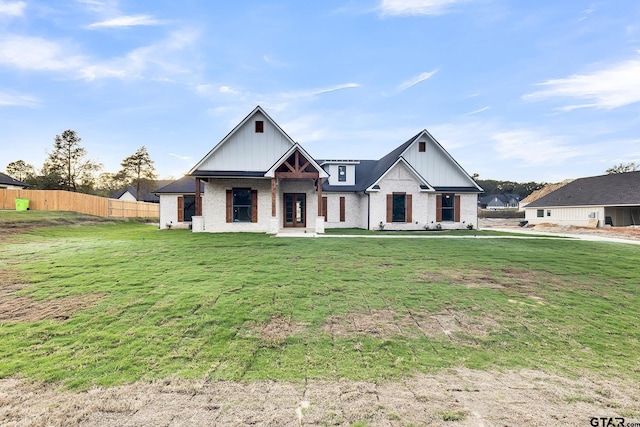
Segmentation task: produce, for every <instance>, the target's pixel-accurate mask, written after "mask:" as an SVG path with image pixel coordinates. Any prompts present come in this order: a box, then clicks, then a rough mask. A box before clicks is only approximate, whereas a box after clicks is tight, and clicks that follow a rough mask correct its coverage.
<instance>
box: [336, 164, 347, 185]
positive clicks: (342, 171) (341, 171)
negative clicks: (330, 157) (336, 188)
mask: <svg viewBox="0 0 640 427" xmlns="http://www.w3.org/2000/svg"><path fill="white" fill-rule="evenodd" d="M346 181H347V167H346V166H338V182H346Z"/></svg>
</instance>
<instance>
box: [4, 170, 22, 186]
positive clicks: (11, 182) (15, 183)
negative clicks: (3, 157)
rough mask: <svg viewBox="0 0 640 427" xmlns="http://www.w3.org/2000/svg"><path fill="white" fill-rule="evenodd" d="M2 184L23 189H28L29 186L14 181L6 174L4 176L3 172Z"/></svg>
mask: <svg viewBox="0 0 640 427" xmlns="http://www.w3.org/2000/svg"><path fill="white" fill-rule="evenodd" d="M0 184H5V185H16V186H21V187H28V186H29V184H25V183H24V182H22V181H18V180H17V179H13V178H11V177H10V176H9V175H6V174H4V173H2V172H0Z"/></svg>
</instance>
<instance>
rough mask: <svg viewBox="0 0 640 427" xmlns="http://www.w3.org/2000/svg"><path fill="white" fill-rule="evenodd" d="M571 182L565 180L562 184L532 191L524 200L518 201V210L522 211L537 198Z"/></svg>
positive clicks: (549, 185) (548, 185)
mask: <svg viewBox="0 0 640 427" xmlns="http://www.w3.org/2000/svg"><path fill="white" fill-rule="evenodd" d="M571 181H573V180H572V179H565V180H564V181H562V182H558V183H555V184H547V185H545V186H544V187H542V188H541V189H539V190H535V191H533V192H532V193H531V194H529V195H528V196H527V197H525V198H524V199H522V200H520V203H518V210H521V211H523V210H524V208H525V207H526V206H527V205H528V204H529V203H531V202H533V201H535V200H538V199H539V198H541V197H543V196H546V195H547V194H549V193H551V192H552V191H556V190H557V189H558V188H560V187H563V186H565V185H567V184H568V183H570V182H571Z"/></svg>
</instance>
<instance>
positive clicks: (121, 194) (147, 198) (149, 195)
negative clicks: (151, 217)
mask: <svg viewBox="0 0 640 427" xmlns="http://www.w3.org/2000/svg"><path fill="white" fill-rule="evenodd" d="M171 182H172V181H171V180H158V181H155V182H154V183H153V185H151V186H149V187H148V188H144V189H143V188H141V189H140V194H139V195H138V192H137V191H136V187H134V186H133V185H129V186H127V187H126V188H123V189H121V190H118V191H117V192H116V193H114V194H112V195H111V196H110V197H109V198H110V199H118V200H124V201H126V202H135V201H138V202H148V203H159V202H160V199H159V198H158V195H157V194H156V190H158V189H159V188H161V187H164V186H165V185H167V184H170V183H171Z"/></svg>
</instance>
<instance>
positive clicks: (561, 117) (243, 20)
mask: <svg viewBox="0 0 640 427" xmlns="http://www.w3.org/2000/svg"><path fill="white" fill-rule="evenodd" d="M256 105H261V106H262V107H263V108H264V109H265V110H266V111H267V112H268V113H269V114H270V115H271V117H272V118H273V119H274V120H275V121H276V122H278V123H279V124H280V125H281V126H282V128H283V129H284V130H285V131H286V132H287V133H288V134H289V135H290V136H291V137H292V138H293V139H294V140H295V141H297V142H300V143H301V144H302V145H303V146H304V147H305V149H306V150H307V151H308V152H309V153H310V154H311V155H313V156H314V157H315V158H320V159H321V158H332V159H336V158H337V159H377V158H380V157H381V156H383V155H384V154H386V153H387V152H389V151H391V150H392V149H393V148H395V147H397V146H398V145H400V144H401V143H403V142H404V141H406V140H407V139H409V138H410V137H412V136H413V135H415V134H416V133H418V132H419V131H420V130H422V129H425V128H426V129H428V130H429V131H430V132H431V134H432V135H433V136H434V137H435V138H436V139H437V140H438V141H439V142H440V143H441V144H442V145H443V146H444V147H445V149H447V150H448V151H449V152H450V153H451V154H452V155H453V156H454V158H456V159H457V160H458V162H459V163H460V164H461V165H462V167H463V168H465V170H466V171H467V172H468V173H470V174H473V173H478V174H479V175H480V178H481V179H501V180H502V179H504V180H513V181H518V182H527V181H537V182H556V181H560V180H563V179H566V178H578V177H583V176H592V175H600V174H603V173H604V172H605V170H606V169H607V168H608V167H610V166H613V165H614V164H617V163H621V162H624V163H626V162H630V161H636V162H640V2H638V1H637V0H608V1H590V0H586V1H580V0H566V1H556V0H538V1H533V0H371V1H368V0H361V1H354V0H324V1H297V0H296V1H294V0H282V1H268V0H261V1H252V0H246V1H217V0H211V1H205V0H182V1H179V2H177V1H173V0H153V1H145V0H136V1H124V0H120V1H118V0H40V1H38V0H33V1H32V0H21V1H16V0H0V170H1V169H4V167H5V166H6V165H7V164H8V163H9V162H11V161H15V160H20V159H22V160H25V161H27V162H29V163H32V164H33V165H34V166H36V167H40V166H41V165H42V162H43V161H44V159H45V158H46V151H47V150H51V148H52V147H53V140H54V137H55V135H57V134H61V133H62V132H63V131H64V130H66V129H73V130H75V131H77V132H78V134H79V136H80V137H81V138H82V145H83V146H84V147H85V148H86V149H87V151H88V154H89V157H90V158H91V159H93V160H96V161H98V162H101V163H102V164H103V165H104V169H105V170H106V171H110V172H116V171H117V170H118V169H119V166H120V162H121V161H122V159H124V158H125V157H127V156H129V155H131V154H133V153H134V152H135V151H136V150H137V149H138V148H139V147H141V146H142V145H145V146H146V147H147V149H148V150H149V152H150V154H151V156H152V158H153V160H154V161H155V165H156V169H157V172H158V173H159V175H160V177H162V178H166V177H170V176H173V177H180V176H181V175H183V174H184V173H186V172H187V171H188V170H189V168H190V166H191V165H193V164H194V163H196V162H197V161H198V160H200V159H201V158H202V157H203V156H204V155H205V154H206V153H207V152H208V151H209V150H210V149H211V148H212V147H213V146H214V145H215V144H216V143H217V142H218V141H220V140H221V139H222V138H223V137H224V136H225V135H226V134H227V133H228V132H229V131H230V130H231V129H232V128H233V127H234V126H235V125H236V124H237V123H238V122H239V121H240V120H242V119H243V118H244V117H245V116H246V115H247V114H248V113H249V112H250V111H251V110H252V109H253V108H254V107H255V106H256Z"/></svg>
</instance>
